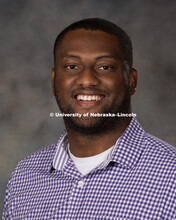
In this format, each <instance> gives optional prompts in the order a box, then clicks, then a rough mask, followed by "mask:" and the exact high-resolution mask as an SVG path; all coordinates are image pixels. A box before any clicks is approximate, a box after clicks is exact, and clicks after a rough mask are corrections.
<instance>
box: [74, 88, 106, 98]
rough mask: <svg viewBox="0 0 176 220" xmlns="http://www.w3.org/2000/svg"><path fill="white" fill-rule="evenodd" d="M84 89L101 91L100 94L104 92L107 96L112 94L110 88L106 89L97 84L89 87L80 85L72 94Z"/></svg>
mask: <svg viewBox="0 0 176 220" xmlns="http://www.w3.org/2000/svg"><path fill="white" fill-rule="evenodd" d="M82 91H91V92H99V93H100V94H104V95H107V96H108V95H109V94H110V90H109V89H108V88H106V90H104V89H99V88H96V87H95V86H89V87H79V88H76V89H73V90H72V92H71V95H72V96H74V94H75V93H77V92H82Z"/></svg>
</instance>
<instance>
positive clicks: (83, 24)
mask: <svg viewBox="0 0 176 220" xmlns="http://www.w3.org/2000/svg"><path fill="white" fill-rule="evenodd" d="M78 29H85V30H95V31H96V30H99V31H103V32H106V33H108V34H111V35H115V36H116V37H117V38H118V39H119V41H120V46H121V50H122V51H123V54H124V58H125V61H126V63H127V64H128V67H129V69H131V68H132V65H133V52H132V43H131V40H130V38H129V36H128V35H127V34H126V33H125V31H124V30H122V29H121V28H120V27H118V26H117V25H116V24H114V23H112V22H110V21H107V20H105V19H101V18H88V19H83V20H80V21H77V22H75V23H73V24H71V25H69V26H68V27H66V28H65V29H64V30H63V31H62V32H61V33H60V34H59V35H58V36H57V38H56V40H55V44H54V61H55V57H56V52H57V48H58V45H59V44H60V43H61V42H62V40H63V38H64V36H65V35H66V34H67V33H68V32H69V31H73V30H78Z"/></svg>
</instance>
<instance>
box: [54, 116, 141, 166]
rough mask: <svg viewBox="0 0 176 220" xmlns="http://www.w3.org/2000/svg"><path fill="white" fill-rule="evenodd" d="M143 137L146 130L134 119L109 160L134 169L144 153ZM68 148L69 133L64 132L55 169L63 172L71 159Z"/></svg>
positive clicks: (55, 161)
mask: <svg viewBox="0 0 176 220" xmlns="http://www.w3.org/2000/svg"><path fill="white" fill-rule="evenodd" d="M143 135H144V130H143V129H142V127H141V126H140V124H139V123H138V122H137V120H136V119H135V118H132V120H131V122H130V124H129V125H128V127H127V128H126V130H125V132H124V133H123V134H122V135H121V137H120V138H119V139H118V141H117V142H116V144H115V146H114V148H113V150H112V152H111V153H110V155H109V156H108V158H107V160H108V161H109V162H110V161H113V162H116V163H119V164H121V165H122V166H124V167H127V168H131V167H133V166H134V165H135V164H136V163H137V162H138V160H139V158H140V156H141V154H142V151H143V145H142V144H143ZM67 148H68V137H67V132H66V131H64V132H63V133H62V135H61V137H60V139H59V141H58V142H57V150H56V153H55V156H54V160H53V164H52V166H53V168H54V169H57V170H62V169H63V168H64V166H65V164H66V163H67V160H68V158H69V156H68V152H67ZM106 164H107V163H106Z"/></svg>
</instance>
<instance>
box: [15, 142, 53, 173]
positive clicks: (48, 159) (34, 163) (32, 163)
mask: <svg viewBox="0 0 176 220" xmlns="http://www.w3.org/2000/svg"><path fill="white" fill-rule="evenodd" d="M56 148H57V144H52V145H50V146H47V147H44V148H42V149H40V150H38V151H36V152H34V153H32V154H30V155H28V156H27V157H25V158H24V159H22V160H21V161H20V162H19V163H18V164H17V166H16V168H15V170H14V172H13V174H14V173H15V172H18V173H19V171H20V170H28V171H29V170H35V171H37V170H40V171H42V170H43V171H48V170H49V168H50V167H51V163H52V161H53V158H54V155H55V152H56Z"/></svg>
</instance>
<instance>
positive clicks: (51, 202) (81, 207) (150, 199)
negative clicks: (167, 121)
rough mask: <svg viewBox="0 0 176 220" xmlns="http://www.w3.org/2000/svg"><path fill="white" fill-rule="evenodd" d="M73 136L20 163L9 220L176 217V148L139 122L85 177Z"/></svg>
mask: <svg viewBox="0 0 176 220" xmlns="http://www.w3.org/2000/svg"><path fill="white" fill-rule="evenodd" d="M67 144H68V138H67V134H66V132H64V133H63V134H62V136H61V137H60V140H59V141H58V143H57V144H53V145H51V146H49V147H46V148H44V149H42V150H39V151H38V152H35V153H34V154H32V155H30V156H28V157H26V158H25V159H23V160H22V161H21V162H19V163H18V165H17V167H16V169H15V170H14V172H13V173H12V176H11V178H10V180H9V183H8V185H7V191H6V197H5V205H4V212H3V220H8V219H11V220H20V219H27V220H37V219H41V220H44V219H48V220H53V219H59V220H60V219H66V220H69V219H70V220H72V219H75V220H87V219H90V220H95V219H97V220H105V219H108V220H113V219H116V220H155V219H162V220H174V219H176V207H175V205H176V187H175V186H176V182H175V177H176V176H175V161H176V149H175V148H174V147H172V146H170V145H168V144H167V143H165V142H163V141H161V140H159V139H158V138H156V137H153V136H151V135H150V134H148V133H145V132H144V130H143V129H142V127H141V126H140V125H139V123H138V122H137V120H136V119H135V118H133V119H132V120H131V123H130V124H129V126H128V127H127V129H126V130H125V132H124V133H123V134H122V136H121V137H120V138H119V141H118V142H117V143H116V144H115V147H114V148H113V150H112V152H111V153H110V154H109V156H108V157H107V160H106V161H104V162H103V163H102V164H100V165H99V166H98V167H96V168H95V169H93V170H92V171H91V172H90V173H88V174H87V175H85V176H82V174H81V173H79V171H78V170H77V168H76V167H75V165H74V163H73V162H72V160H71V159H70V158H69V156H68V154H67V150H66V149H67Z"/></svg>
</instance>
